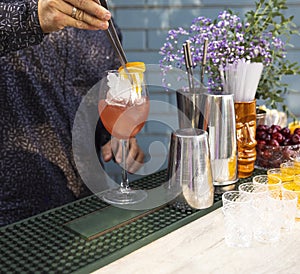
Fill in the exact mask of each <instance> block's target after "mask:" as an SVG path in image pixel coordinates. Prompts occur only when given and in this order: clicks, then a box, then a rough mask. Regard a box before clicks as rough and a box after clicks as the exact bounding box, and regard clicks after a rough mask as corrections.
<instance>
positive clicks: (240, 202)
mask: <svg viewBox="0 0 300 274" xmlns="http://www.w3.org/2000/svg"><path fill="white" fill-rule="evenodd" d="M222 202H223V208H222V210H223V213H224V224H225V243H226V244H227V245H228V246H230V247H249V246H250V245H251V243H252V237H253V236H252V235H253V234H252V227H251V222H252V207H251V198H250V197H249V196H246V195H244V194H242V193H241V192H239V191H227V192H224V193H223V195H222Z"/></svg>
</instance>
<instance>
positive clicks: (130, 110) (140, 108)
mask: <svg viewBox="0 0 300 274" xmlns="http://www.w3.org/2000/svg"><path fill="white" fill-rule="evenodd" d="M149 107H150V105H149V99H148V97H144V98H143V97H142V98H140V103H139V104H134V105H130V104H127V105H125V106H118V105H117V104H116V105H111V104H108V103H107V102H106V100H105V99H103V100H100V101H99V104H98V108H99V113H100V117H101V120H102V122H103V125H104V126H105V128H106V129H107V131H108V132H109V133H110V134H111V135H112V136H115V137H116V138H118V139H129V138H131V137H134V136H135V135H136V134H137V133H138V132H139V131H140V130H141V129H142V128H143V126H144V124H145V122H146V120H147V117H148V113H149Z"/></svg>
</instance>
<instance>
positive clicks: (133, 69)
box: [118, 62, 146, 97]
mask: <svg viewBox="0 0 300 274" xmlns="http://www.w3.org/2000/svg"><path fill="white" fill-rule="evenodd" d="M126 68H127V71H125V70H124V68H123V66H121V67H120V68H119V70H118V71H119V73H120V74H121V75H122V76H123V77H124V78H127V79H128V78H129V77H128V76H129V75H128V73H130V78H131V79H130V82H131V83H132V85H133V88H134V90H135V91H136V93H137V94H138V97H139V96H141V94H142V83H143V82H144V72H145V71H146V66H145V63H143V62H129V63H126Z"/></svg>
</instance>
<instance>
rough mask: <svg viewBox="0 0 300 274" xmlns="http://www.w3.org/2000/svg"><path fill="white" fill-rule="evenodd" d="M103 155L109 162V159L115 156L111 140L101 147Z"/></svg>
mask: <svg viewBox="0 0 300 274" xmlns="http://www.w3.org/2000/svg"><path fill="white" fill-rule="evenodd" d="M101 155H102V159H103V160H104V161H105V162H108V161H110V160H111V159H112V158H113V152H112V147H111V141H109V142H107V143H106V144H105V145H103V146H102V147H101Z"/></svg>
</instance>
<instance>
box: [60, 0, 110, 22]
mask: <svg viewBox="0 0 300 274" xmlns="http://www.w3.org/2000/svg"><path fill="white" fill-rule="evenodd" d="M66 2H68V3H69V4H70V5H71V6H73V7H76V8H77V9H79V10H82V11H83V12H84V13H87V14H90V15H91V16H93V17H95V18H98V19H99V20H101V21H108V20H109V19H110V18H111V14H110V12H109V11H108V10H107V9H105V8H104V7H102V6H101V5H100V2H98V1H97V0H95V1H94V0H66Z"/></svg>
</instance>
